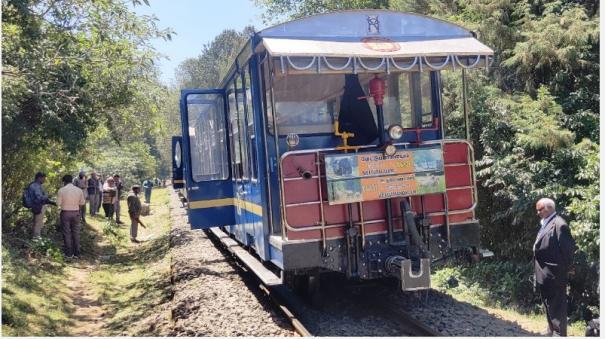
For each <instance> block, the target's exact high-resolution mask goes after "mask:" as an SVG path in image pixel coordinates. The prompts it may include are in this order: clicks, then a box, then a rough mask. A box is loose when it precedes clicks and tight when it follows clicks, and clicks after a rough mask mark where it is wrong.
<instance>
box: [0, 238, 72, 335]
mask: <svg viewBox="0 0 605 339" xmlns="http://www.w3.org/2000/svg"><path fill="white" fill-rule="evenodd" d="M67 277H68V275H67V272H66V271H65V267H64V266H63V264H61V263H55V262H52V261H50V260H48V259H46V258H38V259H35V258H34V259H27V258H26V256H25V254H24V252H23V251H22V250H21V249H19V248H16V247H12V246H10V245H8V244H5V243H4V242H3V244H2V336H64V335H67V334H68V329H69V327H70V326H71V325H72V320H71V319H70V317H69V314H70V313H71V312H72V311H73V308H72V307H71V305H70V302H71V299H70V296H69V295H70V291H69V289H68V288H67V287H66V286H65V284H64V281H65V280H66V279H67Z"/></svg>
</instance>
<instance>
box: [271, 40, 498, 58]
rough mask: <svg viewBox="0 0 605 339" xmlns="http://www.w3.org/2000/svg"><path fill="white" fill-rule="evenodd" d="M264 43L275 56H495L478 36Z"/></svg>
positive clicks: (276, 41)
mask: <svg viewBox="0 0 605 339" xmlns="http://www.w3.org/2000/svg"><path fill="white" fill-rule="evenodd" d="M263 45H264V46H265V48H266V49H267V51H268V52H269V54H270V55H272V56H292V57H294V56H296V57H314V56H315V57H341V58H342V57H345V58H348V57H359V58H383V57H392V58H413V57H417V56H420V57H447V56H448V55H451V56H473V57H476V56H492V55H493V54H494V51H492V50H491V49H490V48H489V47H487V46H485V45H484V44H482V43H481V42H479V41H478V40H477V39H475V38H471V37H467V38H453V39H437V40H421V41H393V40H390V39H385V38H367V39H362V40H361V41H328V40H299V39H278V38H264V39H263Z"/></svg>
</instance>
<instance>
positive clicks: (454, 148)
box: [443, 143, 468, 164]
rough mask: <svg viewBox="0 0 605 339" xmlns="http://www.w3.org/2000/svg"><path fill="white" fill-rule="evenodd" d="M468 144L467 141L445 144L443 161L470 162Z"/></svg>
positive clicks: (448, 162) (447, 162)
mask: <svg viewBox="0 0 605 339" xmlns="http://www.w3.org/2000/svg"><path fill="white" fill-rule="evenodd" d="M467 159H468V145H467V144H465V143H456V144H445V145H444V146H443V161H444V162H445V163H446V164H452V163H466V162H468V160H467Z"/></svg>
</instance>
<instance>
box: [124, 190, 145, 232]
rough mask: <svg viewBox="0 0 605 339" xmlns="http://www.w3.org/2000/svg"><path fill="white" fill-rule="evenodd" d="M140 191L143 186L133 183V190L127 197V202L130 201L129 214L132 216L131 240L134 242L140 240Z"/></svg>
mask: <svg viewBox="0 0 605 339" xmlns="http://www.w3.org/2000/svg"><path fill="white" fill-rule="evenodd" d="M139 192H141V186H139V185H133V186H132V190H131V191H130V193H128V198H126V202H127V203H128V215H129V216H130V241H132V242H139V241H138V240H137V232H138V228H139V218H140V217H141V200H140V199H139ZM141 225H143V224H141Z"/></svg>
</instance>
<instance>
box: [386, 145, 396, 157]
mask: <svg viewBox="0 0 605 339" xmlns="http://www.w3.org/2000/svg"><path fill="white" fill-rule="evenodd" d="M396 152H397V147H395V145H387V147H385V148H384V154H386V155H388V156H393V155H395V153H396Z"/></svg>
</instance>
